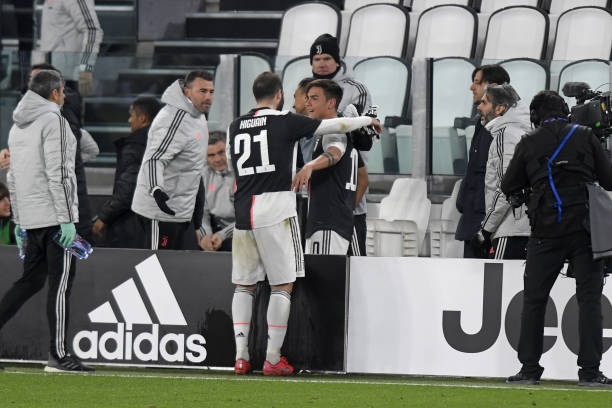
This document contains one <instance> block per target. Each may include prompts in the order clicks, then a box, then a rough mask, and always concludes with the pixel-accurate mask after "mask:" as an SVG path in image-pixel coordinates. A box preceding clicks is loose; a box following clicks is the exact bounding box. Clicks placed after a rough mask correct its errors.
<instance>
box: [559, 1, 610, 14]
mask: <svg viewBox="0 0 612 408" xmlns="http://www.w3.org/2000/svg"><path fill="white" fill-rule="evenodd" d="M609 4H610V3H609V0H552V1H550V10H549V13H550V14H562V13H564V12H566V11H567V10H570V9H573V8H576V7H584V6H592V7H606V6H608V7H610V6H609Z"/></svg>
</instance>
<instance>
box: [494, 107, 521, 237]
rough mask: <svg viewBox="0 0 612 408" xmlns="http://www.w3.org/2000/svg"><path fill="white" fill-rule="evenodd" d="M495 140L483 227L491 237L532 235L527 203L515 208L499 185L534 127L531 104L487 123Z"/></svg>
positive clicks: (514, 109) (512, 110) (516, 108)
mask: <svg viewBox="0 0 612 408" xmlns="http://www.w3.org/2000/svg"><path fill="white" fill-rule="evenodd" d="M485 127H486V129H487V130H488V131H489V132H491V136H492V137H493V141H492V142H491V146H490V147H489V157H488V159H487V170H486V173H485V209H486V213H485V217H484V220H483V221H482V228H483V229H484V230H486V231H489V232H491V233H492V234H491V239H495V238H500V237H512V236H529V234H530V232H531V229H530V227H529V219H528V218H527V213H526V209H527V207H526V206H525V205H522V206H521V207H519V208H516V209H514V211H513V210H512V206H511V205H510V203H508V200H507V199H506V196H505V195H504V194H503V193H502V191H501V189H500V185H501V181H502V178H503V177H504V173H505V172H506V169H507V168H508V164H509V163H510V160H511V159H512V156H513V155H514V149H515V147H516V145H517V143H518V142H519V141H520V140H521V138H522V137H523V136H524V135H525V134H527V132H529V131H530V130H531V122H530V120H529V107H528V106H527V104H526V103H525V102H523V101H522V100H519V101H518V103H517V104H516V105H515V106H513V107H511V108H510V109H508V111H507V112H506V113H505V114H504V115H503V116H499V117H497V118H495V119H493V120H492V121H490V122H489V123H487V124H486V125H485Z"/></svg>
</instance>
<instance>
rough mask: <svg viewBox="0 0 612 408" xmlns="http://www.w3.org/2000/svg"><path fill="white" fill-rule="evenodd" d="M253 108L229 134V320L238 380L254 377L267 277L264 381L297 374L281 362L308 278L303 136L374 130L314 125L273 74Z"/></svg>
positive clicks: (359, 122)
mask: <svg viewBox="0 0 612 408" xmlns="http://www.w3.org/2000/svg"><path fill="white" fill-rule="evenodd" d="M253 95H254V96H255V101H256V103H257V106H256V108H255V109H253V110H251V111H250V112H248V113H247V114H246V115H243V116H241V117H239V118H237V119H235V120H234V121H233V122H232V123H231V124H230V126H229V129H228V132H227V133H228V149H227V151H228V155H229V157H230V158H231V163H232V166H233V168H234V174H235V176H236V192H235V194H234V208H235V213H236V227H235V229H234V237H233V241H232V246H233V251H232V282H233V283H234V284H235V285H236V290H235V292H234V298H233V301H232V318H233V321H234V334H235V340H236V364H235V367H234V370H235V372H236V373H237V374H247V373H248V372H250V371H251V368H252V367H251V363H250V356H249V344H248V338H249V331H250V325H251V316H252V313H253V300H254V296H255V295H254V293H255V288H256V284H257V282H259V281H262V280H264V278H265V277H266V276H267V277H268V281H269V283H270V286H271V289H272V290H271V294H270V302H269V305H268V311H267V322H268V345H267V350H266V361H265V363H264V366H263V374H264V375H291V374H292V373H293V367H292V366H291V365H290V364H289V362H288V361H287V359H286V358H285V357H283V356H281V352H280V350H281V347H282V345H283V341H284V339H285V334H286V332H287V321H288V319H289V310H290V307H291V291H292V289H293V282H295V279H296V277H301V276H304V255H303V252H302V247H301V244H300V232H299V227H298V223H297V213H296V198H295V192H294V190H297V189H300V188H302V185H300V186H297V185H296V186H295V188H294V190H292V176H293V174H294V172H295V162H296V158H297V146H296V142H297V140H298V139H300V138H302V137H308V136H312V135H314V136H320V135H323V134H328V133H344V132H349V131H351V130H354V129H358V128H360V127H363V126H368V125H373V126H374V127H375V128H376V129H377V130H378V131H380V130H381V125H380V122H378V120H376V119H374V118H370V117H367V116H361V117H357V118H336V119H328V120H323V121H321V120H318V119H310V118H308V117H304V116H301V115H296V114H292V113H290V112H288V111H279V110H278V109H281V108H282V105H283V91H282V81H281V79H280V78H279V77H278V75H276V74H273V73H271V72H264V73H262V74H260V75H259V76H258V77H257V78H256V79H255V81H254V83H253Z"/></svg>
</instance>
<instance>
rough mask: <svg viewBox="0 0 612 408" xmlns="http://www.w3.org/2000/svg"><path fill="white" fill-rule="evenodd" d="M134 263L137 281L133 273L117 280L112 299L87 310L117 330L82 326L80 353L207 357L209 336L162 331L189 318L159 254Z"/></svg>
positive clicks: (116, 357)
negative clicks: (118, 282)
mask: <svg viewBox="0 0 612 408" xmlns="http://www.w3.org/2000/svg"><path fill="white" fill-rule="evenodd" d="M135 268H136V272H137V275H138V281H135V280H134V279H133V278H129V279H128V280H126V281H125V282H123V283H122V284H120V285H118V286H117V287H115V288H114V289H113V290H112V291H111V293H112V297H113V299H112V301H111V300H109V301H107V302H104V303H103V304H101V305H100V306H98V307H96V308H95V309H94V310H92V311H91V312H89V314H88V316H89V320H90V321H91V323H96V324H114V325H116V326H115V327H116V330H110V331H106V332H103V333H100V332H99V331H98V330H82V331H80V332H78V333H77V334H76V335H75V337H74V339H73V345H72V346H73V350H74V352H75V354H76V355H77V356H78V357H80V358H82V359H94V360H96V359H99V358H102V359H105V360H110V361H134V360H136V361H155V362H158V361H166V362H172V363H175V362H184V361H185V360H187V361H189V362H192V363H201V362H203V361H204V360H205V359H206V349H205V347H204V345H205V344H206V340H205V339H204V337H203V336H202V335H199V334H191V335H186V334H184V333H166V334H165V335H163V336H162V337H161V338H160V337H159V326H160V325H163V326H187V321H186V320H185V316H184V315H183V312H182V311H181V308H180V306H179V304H178V301H177V300H176V296H174V293H173V292H172V288H171V287H170V283H169V282H168V279H167V278H166V275H165V274H164V270H163V269H162V266H161V264H160V263H159V259H157V255H152V256H150V257H149V258H147V259H145V260H144V261H142V262H141V263H139V264H138V265H136V267H135ZM138 284H140V285H141V288H142V291H141V290H139V285H138ZM141 292H144V293H142V294H141ZM149 310H150V311H151V312H152V313H150V312H149ZM118 315H119V317H118ZM143 328H144V329H145V330H142V329H143ZM147 329H148V330H147Z"/></svg>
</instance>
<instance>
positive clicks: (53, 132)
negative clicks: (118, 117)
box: [0, 70, 93, 372]
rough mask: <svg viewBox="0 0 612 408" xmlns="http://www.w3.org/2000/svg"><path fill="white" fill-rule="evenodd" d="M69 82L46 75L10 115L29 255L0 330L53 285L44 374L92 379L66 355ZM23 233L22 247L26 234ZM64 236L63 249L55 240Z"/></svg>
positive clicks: (72, 187)
mask: <svg viewBox="0 0 612 408" xmlns="http://www.w3.org/2000/svg"><path fill="white" fill-rule="evenodd" d="M63 103H64V81H63V78H62V77H61V75H60V74H59V73H58V72H57V71H52V70H42V71H40V72H39V73H38V74H36V75H35V76H34V77H33V78H32V80H31V82H30V90H28V91H27V92H26V94H25V95H24V97H23V98H22V99H21V101H20V102H19V104H18V105H17V107H16V108H15V111H14V112H13V121H14V122H15V123H14V125H13V127H12V128H11V130H10V133H9V140H8V144H9V149H10V151H11V168H10V170H9V173H8V177H7V178H8V183H9V190H10V194H11V202H12V205H13V218H14V222H15V224H16V227H15V235H16V237H17V245H18V246H19V247H20V248H22V249H24V250H25V258H24V263H23V276H22V277H21V278H20V279H19V280H17V281H16V282H15V283H14V284H13V286H12V287H11V288H10V289H9V290H8V292H7V293H6V294H5V295H4V297H3V298H2V300H0V328H1V327H2V326H4V324H5V323H6V322H7V321H8V320H9V319H10V318H11V317H13V316H14V315H15V313H17V311H18V310H19V308H20V307H21V306H22V305H23V304H24V303H25V302H26V301H27V300H28V299H29V298H30V297H32V296H33V295H34V294H35V293H36V292H38V291H39V290H41V289H42V288H43V286H44V285H45V280H47V277H48V280H49V293H48V301H47V318H48V320H49V332H50V335H51V339H50V340H51V344H50V350H49V362H48V365H47V367H46V368H45V371H51V372H53V371H79V372H87V371H93V369H92V368H91V367H87V366H85V365H83V364H81V362H80V361H79V360H78V359H77V358H76V357H74V356H72V355H71V354H70V353H69V352H68V348H67V345H66V326H67V318H68V307H69V302H68V298H69V296H70V288H71V286H72V281H73V278H74V272H75V264H74V263H73V262H72V255H71V254H69V253H68V252H65V251H64V249H63V248H62V246H63V247H68V246H70V245H71V244H72V242H73V241H74V238H75V236H76V228H75V225H74V224H75V223H76V222H78V221H79V213H78V198H77V191H76V176H75V173H74V157H75V151H76V139H75V137H74V135H73V134H72V132H71V130H70V127H69V126H68V122H67V121H66V119H64V118H63V117H62V114H61V112H60V108H61V106H62V104H63ZM23 231H25V239H24V238H23V237H24V233H23ZM56 234H59V243H60V244H61V246H60V245H57V244H56V243H55V242H53V241H54V236H55V235H56Z"/></svg>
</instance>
